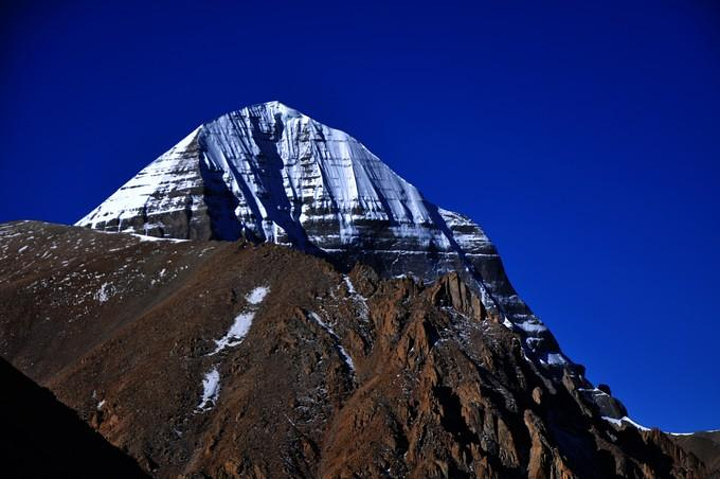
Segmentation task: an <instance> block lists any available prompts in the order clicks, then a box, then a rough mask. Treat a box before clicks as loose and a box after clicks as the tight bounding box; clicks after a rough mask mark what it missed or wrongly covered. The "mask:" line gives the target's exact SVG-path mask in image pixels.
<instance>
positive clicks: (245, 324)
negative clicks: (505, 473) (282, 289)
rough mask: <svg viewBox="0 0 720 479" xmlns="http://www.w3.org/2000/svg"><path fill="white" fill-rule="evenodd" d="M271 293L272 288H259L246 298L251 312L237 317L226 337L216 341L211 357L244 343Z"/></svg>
mask: <svg viewBox="0 0 720 479" xmlns="http://www.w3.org/2000/svg"><path fill="white" fill-rule="evenodd" d="M269 292H270V288H268V287H267V286H258V287H257V288H255V289H253V290H252V291H250V294H248V295H247V296H246V297H245V299H246V300H247V302H248V303H249V304H250V311H245V312H242V313H240V314H238V315H237V316H236V317H235V321H234V322H233V324H232V326H230V329H229V330H228V332H227V333H225V336H223V337H222V338H220V339H216V340H215V344H216V347H215V351H213V352H212V353H210V354H209V356H213V355H215V354H217V353H219V352H221V351H222V350H224V349H225V348H232V347H235V346H238V345H239V344H240V343H242V342H243V340H244V339H245V336H247V334H248V333H249V332H250V326H252V322H253V319H255V310H256V309H257V307H258V305H259V304H260V303H262V301H263V300H264V299H265V296H267V294H268V293H269Z"/></svg>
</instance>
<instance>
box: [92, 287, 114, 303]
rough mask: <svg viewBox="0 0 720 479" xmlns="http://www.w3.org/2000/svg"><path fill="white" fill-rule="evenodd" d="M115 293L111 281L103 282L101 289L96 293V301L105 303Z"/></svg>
mask: <svg viewBox="0 0 720 479" xmlns="http://www.w3.org/2000/svg"><path fill="white" fill-rule="evenodd" d="M113 294H115V288H114V287H113V285H111V284H109V283H103V284H102V286H100V289H99V290H98V291H97V292H96V293H95V296H94V297H95V301H97V302H98V303H104V302H106V301H107V300H109V299H110V298H111V297H112V296H113Z"/></svg>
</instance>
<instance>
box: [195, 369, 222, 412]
mask: <svg viewBox="0 0 720 479" xmlns="http://www.w3.org/2000/svg"><path fill="white" fill-rule="evenodd" d="M219 395H220V373H219V372H218V370H217V366H215V367H213V368H212V369H211V370H210V372H208V373H207V374H206V375H205V377H204V378H203V395H202V400H201V401H200V404H198V407H197V410H198V411H200V412H204V411H207V410H209V409H212V407H213V406H215V404H217V400H218V396H219Z"/></svg>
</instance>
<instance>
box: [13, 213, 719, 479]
mask: <svg viewBox="0 0 720 479" xmlns="http://www.w3.org/2000/svg"><path fill="white" fill-rule="evenodd" d="M18 264H24V265H26V267H25V268H18V267H17V265H18ZM0 310H1V311H3V314H2V315H1V316H0V338H1V340H0V355H2V356H3V357H5V358H7V359H8V360H9V361H11V362H12V363H13V364H14V365H15V366H16V367H18V368H20V369H21V370H23V371H24V372H25V373H26V374H28V375H29V376H30V377H32V378H33V379H35V380H36V381H38V382H40V383H41V384H43V385H45V386H47V387H50V388H51V389H52V390H53V391H54V392H55V394H56V395H57V396H58V398H59V399H60V400H62V401H63V402H64V403H65V404H67V405H69V406H71V407H72V408H73V409H75V410H76V411H78V412H79V413H80V415H81V416H82V417H83V418H85V420H86V421H87V422H88V423H89V424H91V425H92V426H93V427H94V428H95V429H96V430H98V431H99V432H100V433H102V434H103V436H105V437H106V438H107V439H108V440H109V441H111V442H112V443H113V444H115V445H116V446H118V447H120V448H122V449H123V450H126V451H128V453H129V454H131V455H132V456H133V457H134V458H136V459H137V461H138V462H139V463H140V464H141V465H142V466H143V467H144V468H145V469H146V470H147V471H148V472H150V473H151V474H152V475H153V476H155V477H162V478H165V477H167V478H170V477H188V478H189V477H256V478H269V477H323V478H325V477H327V478H337V477H348V478H349V477H408V478H425V477H438V478H439V477H453V478H458V477H459V478H462V477H490V478H512V477H518V478H520V477H533V478H575V477H577V478H607V477H628V478H665V477H677V478H698V479H699V478H702V477H704V475H705V469H704V466H703V465H702V463H700V462H699V461H698V460H697V458H696V457H695V456H693V455H691V454H688V453H686V452H685V451H684V450H683V449H681V448H680V447H678V446H677V445H676V444H675V443H674V442H673V441H672V440H670V439H669V438H667V436H665V435H664V434H663V433H661V432H659V431H643V430H640V429H638V428H636V427H634V426H632V425H630V424H627V423H623V422H622V421H619V420H618V421H616V422H617V424H615V422H613V421H608V420H607V419H605V418H604V416H607V415H608V411H610V410H612V409H615V410H616V411H615V412H616V414H617V415H624V414H625V411H624V409H622V406H621V405H620V404H619V403H617V402H616V401H614V399H613V398H612V397H610V396H609V395H608V394H606V393H605V392H603V391H600V390H597V389H591V386H589V385H584V386H578V384H577V378H576V377H574V376H573V375H572V374H571V372H570V371H567V370H565V371H563V374H562V376H560V377H558V376H557V370H554V369H547V368H544V367H543V365H542V364H541V363H537V362H535V361H533V360H530V359H529V358H528V357H527V356H526V354H525V349H524V347H523V343H524V341H525V339H526V338H525V337H524V336H522V335H520V334H519V333H518V330H516V329H514V328H508V327H507V326H506V325H504V324H503V321H504V320H503V318H501V317H498V316H497V315H494V314H493V313H492V312H491V311H490V310H489V309H488V308H487V307H486V306H485V304H484V303H483V301H482V298H481V297H480V296H479V295H478V294H476V292H475V291H474V290H473V288H472V287H470V286H469V285H468V284H467V283H466V282H465V281H464V280H463V278H462V276H461V275H459V274H457V273H449V274H446V275H444V276H442V277H440V278H439V279H438V280H436V281H434V282H430V283H424V282H418V281H416V280H414V279H412V278H408V277H406V278H386V279H384V278H382V277H381V276H379V275H378V274H377V273H376V272H375V271H374V270H373V269H371V268H369V267H366V266H357V267H355V268H354V269H353V270H352V271H351V272H350V273H349V274H345V273H343V272H341V271H338V270H337V269H336V268H335V267H334V266H333V265H332V264H330V263H328V262H326V261H324V260H322V259H319V258H316V257H314V256H310V255H307V254H304V253H303V252H300V251H297V250H294V249H289V248H284V247H279V246H275V245H268V244H264V245H262V244H261V245H255V244H253V243H250V242H246V241H240V242H217V241H210V242H206V241H184V242H177V241H168V240H160V241H158V240H155V241H150V240H149V239H148V238H143V237H136V236H132V235H127V234H104V233H101V232H96V231H90V230H87V229H83V228H74V227H65V226H59V225H50V224H45V223H33V222H24V223H13V224H6V225H0ZM588 396H592V397H602V398H603V400H593V401H589V400H588V399H587V397H588ZM0 467H1V466H0Z"/></svg>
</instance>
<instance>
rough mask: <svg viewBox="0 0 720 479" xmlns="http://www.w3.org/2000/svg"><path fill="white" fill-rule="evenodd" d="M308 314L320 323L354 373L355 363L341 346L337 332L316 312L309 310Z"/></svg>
mask: <svg viewBox="0 0 720 479" xmlns="http://www.w3.org/2000/svg"><path fill="white" fill-rule="evenodd" d="M308 315H309V316H310V317H311V318H312V319H313V320H314V321H315V322H316V323H318V324H319V325H320V327H321V328H323V329H324V330H325V331H326V332H327V333H328V334H329V335H330V336H331V337H332V338H333V339H334V340H335V343H336V345H337V348H338V352H339V353H340V356H342V358H343V360H344V361H345V364H347V366H348V368H350V370H351V371H352V372H353V374H354V373H355V363H354V362H353V360H352V358H351V357H350V355H349V354H348V353H347V351H345V348H343V347H342V344H340V338H339V337H338V335H337V334H335V331H333V329H332V328H331V327H330V326H328V324H327V323H326V322H325V321H323V320H322V318H320V316H319V315H318V314H317V313H314V312H312V311H310V312H309V313H308Z"/></svg>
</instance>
